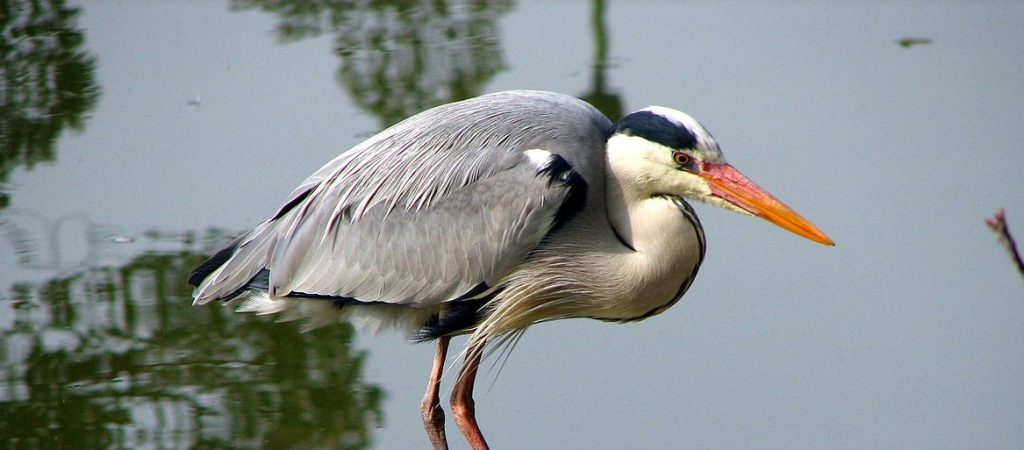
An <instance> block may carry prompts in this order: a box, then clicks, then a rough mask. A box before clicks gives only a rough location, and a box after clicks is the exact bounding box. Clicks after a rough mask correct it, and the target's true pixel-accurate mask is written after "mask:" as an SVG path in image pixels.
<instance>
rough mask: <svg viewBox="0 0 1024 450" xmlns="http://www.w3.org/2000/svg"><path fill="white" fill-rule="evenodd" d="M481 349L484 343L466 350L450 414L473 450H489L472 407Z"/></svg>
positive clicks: (453, 392) (453, 394)
mask: <svg viewBox="0 0 1024 450" xmlns="http://www.w3.org/2000/svg"><path fill="white" fill-rule="evenodd" d="M483 349H484V343H480V344H477V345H474V346H473V347H470V348H469V349H467V350H466V351H467V354H466V365H465V366H464V367H463V368H462V372H461V373H460V374H459V381H458V382H457V383H456V384H455V389H454V390H453V391H452V414H454V415H455V423H457V424H459V429H460V430H462V434H463V435H465V436H466V441H468V442H469V445H470V447H472V448H473V450H489V447H488V446H487V441H485V440H484V435H483V433H481V432H480V427H479V426H478V425H477V424H476V410H475V408H474V406H473V384H474V383H475V382H476V372H477V368H478V367H479V366H480V357H481V356H482V355H483Z"/></svg>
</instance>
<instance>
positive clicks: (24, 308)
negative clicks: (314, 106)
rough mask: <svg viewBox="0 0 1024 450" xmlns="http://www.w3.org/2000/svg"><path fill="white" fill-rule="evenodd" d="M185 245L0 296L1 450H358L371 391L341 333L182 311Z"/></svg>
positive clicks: (369, 424)
mask: <svg viewBox="0 0 1024 450" xmlns="http://www.w3.org/2000/svg"><path fill="white" fill-rule="evenodd" d="M192 241H194V239H185V244H184V248H185V249H184V250H179V251H175V252H149V253H144V254H142V255H141V256H138V257H135V258H134V259H132V260H131V261H130V262H129V263H127V264H125V265H123V266H121V267H104V268H92V269H88V270H84V271H80V272H78V273H75V274H73V275H71V276H65V277H61V278H58V279H54V280H51V281H49V282H46V283H44V284H42V285H38V286H35V285H28V284H17V285H14V286H12V287H11V288H10V289H9V291H8V292H7V293H3V294H0V337H2V341H0V342H2V343H0V437H2V438H0V442H2V443H3V447H5V448H75V449H82V448H346V449H357V448H369V447H370V446H371V445H370V444H371V433H370V432H371V430H372V429H373V427H375V426H377V425H378V424H379V423H380V422H381V407H380V402H381V399H382V397H383V395H384V394H383V391H382V390H381V389H380V388H379V387H377V386H375V385H370V384H366V383H365V382H364V381H363V379H362V368H363V360H364V358H365V357H366V354H365V352H360V351H355V350H353V349H352V347H351V343H350V342H351V336H352V330H351V328H350V327H348V326H334V327H325V328H323V329H320V330H316V331H314V332H310V333H300V332H299V331H298V326H297V324H292V323H284V324H282V323H274V322H272V321H270V320H267V318H262V317H252V316H248V315H232V313H231V311H230V310H229V309H228V308H192V307H191V305H190V290H189V288H188V286H186V284H185V282H184V280H185V279H186V278H187V275H188V273H189V271H191V270H192V268H193V267H195V266H196V265H197V264H198V263H199V262H201V261H202V260H203V259H204V257H205V255H204V254H202V252H199V251H196V250H194V249H193V248H194V247H195V246H196V244H195V243H193V242H192ZM202 241H204V242H205V243H207V244H209V245H203V246H202V248H212V247H213V244H214V243H215V242H223V236H221V235H219V234H217V233H210V234H209V235H208V236H205V237H204V238H203V239H202ZM229 316H230V317H229Z"/></svg>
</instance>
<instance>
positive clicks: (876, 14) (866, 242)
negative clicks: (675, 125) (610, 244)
mask: <svg viewBox="0 0 1024 450" xmlns="http://www.w3.org/2000/svg"><path fill="white" fill-rule="evenodd" d="M19 4H20V3H19ZM2 7H3V8H4V9H3V12H2V15H0V27H2V28H0V29H2V32H0V42H2V43H3V46H2V47H0V49H2V50H0V52H3V53H2V54H3V56H4V57H3V59H2V61H3V62H2V64H3V66H2V67H3V69H2V71H0V73H2V74H3V77H2V80H3V81H2V84H0V149H2V151H3V153H2V158H0V440H2V442H3V443H4V446H5V447H7V448H76V449H77V448H190V447H205V448H217V447H224V448H338V447H341V448H381V449H404V448H425V447H426V443H427V441H426V437H425V434H424V433H423V431H422V429H421V425H420V418H419V412H418V403H419V400H420V398H421V396H422V393H423V388H424V387H425V382H426V375H427V371H428V369H429V364H430V358H431V354H432V349H431V348H430V347H429V346H427V345H409V344H406V343H405V342H403V341H402V339H401V338H399V337H392V336H379V337H377V336H372V335H360V334H355V333H354V332H353V331H352V330H350V329H349V328H347V327H344V326H338V327H331V328H325V329H321V330H317V331H315V332H313V333H307V334H302V333H298V332H297V330H296V328H297V327H296V326H295V325H294V324H280V323H274V322H273V321H271V320H266V319H265V318H258V317H249V316H244V315H238V314H231V313H230V312H228V311H227V310H225V309H223V308H219V307H216V306H212V307H204V308H192V307H191V306H190V299H189V290H188V287H187V286H186V285H185V283H184V279H185V277H186V275H187V273H188V271H189V270H190V269H191V268H192V267H193V266H194V265H195V264H196V263H197V262H198V261H200V260H201V259H202V258H203V257H204V256H205V255H207V254H208V253H209V252H210V251H211V250H213V249H214V248H215V247H216V246H217V245H218V244H220V243H222V242H223V241H224V240H225V239H228V238H229V237H230V236H231V235H233V234H235V233H237V232H238V231H240V230H243V229H245V228H247V227H250V226H252V225H253V224H255V223H257V222H258V221H260V220H262V219H264V218H265V217H266V216H267V215H268V214H271V213H272V212H273V210H274V209H275V207H276V206H277V205H278V203H279V202H280V201H281V200H282V199H283V198H284V196H285V195H286V194H287V193H288V192H289V191H290V190H291V188H292V187H294V185H295V184H297V183H298V182H299V181H301V179H303V178H304V177H305V176H306V175H307V174H309V173H310V172H312V171H313V170H315V169H316V168H317V167H319V166H320V165H321V164H322V163H323V162H325V161H327V160H328V159H330V158H332V157H333V156H334V155H336V154H337V153H338V152H341V151H343V150H344V149H346V148H348V147H350V146H351V145H353V144H355V143H357V142H359V141H360V140H362V139H364V138H365V137H367V136H369V135H371V134H372V133H374V132H376V131H377V130H379V129H381V128H382V127H384V126H386V125H388V124H391V123H394V122H395V121H397V120H399V119H401V118H402V117H405V116H406V115H408V114H411V113H414V112H416V111H419V110H421V109H423V108H426V107H428V106H431V105H434V104H437V103H443V102H446V101H450V100H455V99H460V98H465V97H469V96H473V95H477V94H480V93H484V92H491V91H497V90H503V89H513V88H532V89H547V90H554V91H560V92H565V93H569V94H574V95H578V96H581V97H586V98H587V99H589V100H591V101H593V102H594V103H595V104H596V105H598V106H599V107H600V108H601V109H602V111H604V112H605V113H606V114H609V115H611V116H616V115H619V114H621V113H622V112H627V111H631V110H634V109H638V108H640V107H643V106H646V105H648V104H662V105H666V106H671V107H676V108H679V109H682V110H684V111H687V112H689V113H691V114H692V115H694V116H695V117H697V118H698V119H699V120H701V121H702V122H703V123H704V125H706V126H707V127H708V128H709V129H710V130H711V131H712V132H713V133H714V134H715V136H716V137H717V138H718V140H719V141H720V143H721V144H722V146H723V150H724V151H725V153H726V155H727V156H728V157H729V158H730V161H731V162H732V163H734V164H735V165H736V166H737V167H739V168H740V169H741V170H743V171H744V172H745V173H746V174H748V175H749V176H751V178H753V179H754V180H756V181H758V182H759V183H760V184H761V185H762V186H764V187H766V188H767V189H768V190H770V191H771V192H773V193H774V194H776V195H777V196H779V197H780V198H782V199H783V200H784V201H786V202H787V203H788V204H790V205H791V206H793V207H795V208H796V209H797V210H798V211H800V212H801V213H803V214H804V215H805V216H807V217H808V218H810V219H811V220H812V221H814V222H815V223H816V224H817V225H819V226H820V227H821V228H822V229H823V230H824V231H825V232H827V233H828V234H829V235H830V236H831V237H832V238H834V239H835V240H836V241H837V243H838V245H837V247H835V248H824V247H820V246H816V245H814V244H811V243H809V242H805V241H802V240H800V239H799V238H796V237H793V236H790V235H788V234H786V233H784V232H782V231H780V230H777V229H774V228H773V227H771V226H769V225H767V224H765V223H763V222H760V221H756V220H751V219H749V218H744V217H739V216H736V215H733V214H730V213H728V212H723V211H719V210H716V209H712V208H707V207H701V206H698V207H697V208H698V213H699V214H701V218H702V221H703V223H704V226H705V228H706V230H707V236H708V241H709V246H710V248H709V253H708V257H707V260H706V261H705V264H704V266H703V267H702V270H701V274H700V276H699V277H698V279H697V282H696V283H695V285H694V286H693V288H692V289H691V291H690V293H688V294H687V297H686V299H685V301H683V302H681V303H680V304H679V305H677V306H675V307H673V308H672V309H670V310H669V311H668V312H666V313H665V314H663V315H660V316H658V317H655V318H652V319H649V320H647V321H645V322H643V323H640V324H633V325H624V326H616V325H609V324H604V323H596V322H591V321H584V320H577V321H562V322H556V323H549V324H544V325H540V326H537V327H534V328H533V329H531V330H530V331H529V332H528V333H527V334H526V336H525V338H524V339H523V341H522V342H521V343H520V344H519V346H518V347H517V348H516V350H515V352H514V353H513V354H512V356H511V358H510V360H509V361H508V363H507V364H506V365H505V366H504V368H503V369H502V371H501V373H500V375H497V369H494V370H491V371H485V372H484V373H483V375H482V376H481V379H480V381H479V383H480V388H479V389H478V393H477V409H478V417H479V419H480V422H481V425H482V427H483V429H484V431H485V434H486V435H487V437H488V439H489V440H490V442H491V443H492V444H493V446H494V447H496V448H580V449H583V448H586V449H594V448H607V449H613V448H616V449H617V448H936V447H954V448H1019V447H1021V446H1022V445H1024V435H1022V434H1021V433H1020V431H1019V429H1020V423H1022V420H1024V382H1022V381H1021V380H1024V377H1022V375H1024V358H1022V357H1021V353H1020V351H1019V343H1020V342H1024V326H1021V323H1022V320H1021V318H1024V280H1022V278H1021V276H1020V275H1019V274H1017V273H1016V272H1015V270H1014V268H1013V266H1012V265H1011V264H1010V261H1009V259H1008V258H1007V257H1006V254H1005V253H1004V252H1003V250H1002V249H1001V248H1000V247H999V246H998V245H997V244H996V243H995V239H994V237H993V236H992V234H991V233H990V232H989V231H988V230H987V228H985V226H984V224H983V219H984V218H986V217H988V216H990V215H991V214H992V213H994V212H995V211H996V210H997V209H998V208H1000V207H1005V208H1007V212H1008V218H1009V221H1010V227H1011V230H1017V229H1019V230H1022V231H1018V236H1024V234H1021V233H1024V197H1022V196H1021V193H1022V192H1024V181H1022V180H1024V178H1022V177H1021V171H1022V169H1024V153H1022V152H1021V151H1020V148H1019V147H1020V143H1021V142H1024V131H1022V130H1024V128H1022V127H1021V118H1022V117H1024V90H1021V89H1020V80H1022V79H1024V58H1022V56H1024V31H1022V29H1021V27H1020V26H1019V24H1020V23H1022V21H1024V7H1022V6H1021V5H1020V4H1019V3H1014V2H986V3H967V2H963V3H957V2H950V3H928V2H920V3H914V2H906V3H900V4H892V3H882V2H878V3H861V4H856V5H853V4H850V5H846V4H817V3H806V2H771V3H763V2H725V3H722V2H691V3H683V4H680V3H678V2H668V1H665V2H606V3H605V4H603V5H602V4H601V3H600V2H583V1H563V2H541V1H527V2H514V3H513V2H492V3H486V4H484V3H479V4H478V3H476V2H403V3H402V6H395V5H391V4H389V3H387V2H373V3H366V4H358V5H352V4H348V3H343V2H338V4H336V5H332V4H331V2H318V3H316V4H308V3H304V2H254V1H253V2H243V1H236V2H227V3H224V2H202V3H194V2H192V3H189V4H183V3H181V2H147V1H143V2H121V3H117V2H88V3H68V2H60V1H52V2H45V3H41V5H40V6H39V7H40V8H42V10H39V11H36V12H34V13H33V12H27V11H26V10H21V9H19V8H16V7H15V6H14V4H4V5H3V6H2ZM29 23H31V24H34V26H25V24H29ZM905 37H920V38H927V39H930V40H931V42H929V43H923V44H919V45H913V46H910V47H903V46H901V45H899V44H898V42H897V41H899V40H900V39H902V38H905ZM455 344H456V346H458V345H459V344H461V341H456V342H455ZM450 384H451V380H450V379H446V380H445V383H444V387H445V389H448V388H449V387H450ZM449 422H451V421H449ZM450 425H451V424H450ZM449 436H450V437H451V439H450V440H451V443H452V444H453V448H464V445H465V444H464V443H463V442H462V440H461V439H460V438H459V436H458V433H457V431H456V430H455V429H454V427H452V428H450V429H449Z"/></svg>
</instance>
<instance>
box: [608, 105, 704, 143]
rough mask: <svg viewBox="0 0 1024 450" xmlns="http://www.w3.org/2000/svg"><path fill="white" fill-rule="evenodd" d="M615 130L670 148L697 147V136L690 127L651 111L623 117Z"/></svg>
mask: <svg viewBox="0 0 1024 450" xmlns="http://www.w3.org/2000/svg"><path fill="white" fill-rule="evenodd" d="M615 132H617V133H623V134H628V135H630V136H637V137H642V138H644V139H647V140H649V141H651V142H657V143H659V144H661V145H664V146H666V147H668V148H674V149H679V150H682V149H692V148H696V147H697V136H694V135H693V132H692V131H690V129H689V128H687V127H685V126H682V125H680V124H678V123H675V122H673V121H671V120H668V119H667V118H665V117H664V116H661V115H659V114H655V113H653V112H650V111H637V112H635V113H632V114H630V115H628V116H626V117H623V118H622V120H621V121H619V123H618V124H617V125H616V126H615Z"/></svg>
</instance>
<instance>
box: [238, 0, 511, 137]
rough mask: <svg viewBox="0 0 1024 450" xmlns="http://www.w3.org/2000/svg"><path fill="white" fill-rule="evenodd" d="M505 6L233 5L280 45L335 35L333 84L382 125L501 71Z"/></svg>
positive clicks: (441, 2)
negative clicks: (269, 17)
mask: <svg viewBox="0 0 1024 450" xmlns="http://www.w3.org/2000/svg"><path fill="white" fill-rule="evenodd" d="M512 4H513V2H512V1H511V0H498V1H481V0H392V1H352V0H343V1H292V2H282V1H274V0H232V2H231V7H232V9H240V10H241V9H248V8H260V9H262V10H264V11H268V12H272V13H275V14H277V15H278V16H279V17H280V20H281V21H280V23H279V25H278V27H277V35H278V38H279V39H280V40H281V41H282V42H293V41H297V40H300V39H303V38H306V37H311V36H317V35H319V34H321V33H324V32H330V33H334V34H335V53H336V54H337V55H338V57H339V58H341V60H342V65H341V67H340V68H339V69H338V82H339V83H340V84H341V85H342V86H344V87H345V88H346V89H347V90H348V93H349V95H350V96H351V98H352V100H353V101H354V102H355V103H356V104H357V105H359V106H360V107H362V108H364V109H365V110H367V111H369V112H370V113H372V114H374V115H375V116H377V117H378V118H379V119H380V121H381V127H382V128H383V127H387V126H390V125H393V124H395V123H397V122H398V121H400V120H402V119H404V118H406V117H408V116H411V115H413V114H415V113H418V112H420V111H423V110H425V109H428V108H431V107H433V106H437V105H440V104H443V103H449V102H453V101H457V100H463V99H466V98H470V97H475V96H477V95H479V94H481V93H482V90H483V87H484V85H485V84H486V83H487V82H488V81H490V80H491V78H492V77H493V76H494V75H495V74H497V73H498V72H499V71H501V70H502V69H504V68H505V62H504V58H503V56H502V52H501V42H500V39H499V36H498V25H497V22H498V19H499V18H500V17H501V16H502V15H504V14H505V13H507V12H508V11H509V10H511V9H512Z"/></svg>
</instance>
